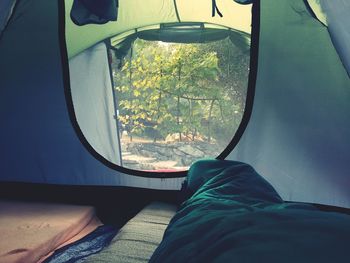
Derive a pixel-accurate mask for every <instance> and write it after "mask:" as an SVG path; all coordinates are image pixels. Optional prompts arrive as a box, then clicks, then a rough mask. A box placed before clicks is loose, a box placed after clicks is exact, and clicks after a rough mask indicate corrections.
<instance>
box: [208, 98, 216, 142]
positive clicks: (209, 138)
mask: <svg viewBox="0 0 350 263" xmlns="http://www.w3.org/2000/svg"><path fill="white" fill-rule="evenodd" d="M214 102H215V100H212V101H211V103H210V108H209V117H208V142H210V141H211V114H212V112H213V107H214Z"/></svg>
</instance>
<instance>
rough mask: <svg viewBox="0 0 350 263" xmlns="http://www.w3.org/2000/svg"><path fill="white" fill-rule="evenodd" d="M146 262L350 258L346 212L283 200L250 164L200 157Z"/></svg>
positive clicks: (285, 262) (349, 217)
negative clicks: (185, 196) (185, 195)
mask: <svg viewBox="0 0 350 263" xmlns="http://www.w3.org/2000/svg"><path fill="white" fill-rule="evenodd" d="M186 191H187V192H188V193H189V196H190V197H189V198H188V199H187V200H186V201H185V202H183V203H182V205H181V207H180V208H179V210H178V212H177V213H176V214H175V216H174V217H173V218H172V220H171V222H170V224H169V225H168V227H167V229H166V231H165V233H164V237H163V240H162V242H161V244H160V245H159V246H158V248H157V249H156V251H155V252H154V254H153V256H152V258H151V260H150V262H157V263H158V262H162V263H164V262H225V263H226V262H240V263H245V262H247V263H254V262H263V263H264V262H283V263H289V262H293V263H295V262H298V263H301V262H308V263H313V262H315V263H316V262H317V263H322V262H327V263H329V262H350V251H349V248H350V215H346V214H343V213H336V212H325V211H320V210H319V209H317V208H316V207H315V206H313V205H311V204H303V203H290V202H288V203H287V202H284V201H283V200H282V199H281V197H280V196H279V195H278V193H277V192H276V191H275V190H274V188H273V187H272V186H271V185H270V184H269V183H268V182H267V181H266V180H265V179H264V178H263V177H261V176H260V175H259V174H258V173H257V172H256V171H255V170H254V169H253V168H252V167H251V166H249V165H247V164H244V163H241V162H235V161H222V160H201V161H198V162H197V163H195V164H193V165H192V167H191V168H190V170H189V172H188V177H187V188H186Z"/></svg>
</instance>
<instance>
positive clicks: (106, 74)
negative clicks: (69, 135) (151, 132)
mask: <svg viewBox="0 0 350 263" xmlns="http://www.w3.org/2000/svg"><path fill="white" fill-rule="evenodd" d="M108 65H109V63H108V54H107V49H106V45H105V44H104V43H99V44H97V45H95V46H93V47H91V48H89V49H87V50H85V51H84V52H82V53H80V54H79V55H77V56H75V57H73V58H72V59H70V60H69V71H70V74H69V75H70V88H71V94H72V99H73V105H74V111H75V115H76V118H77V122H78V124H79V127H80V129H81V131H82V132H83V134H84V136H85V138H86V139H87V141H88V142H89V143H90V145H91V146H92V147H93V148H94V149H95V150H96V151H97V152H98V153H99V154H101V155H102V156H103V157H104V158H106V159H107V160H108V161H110V162H112V163H115V164H118V165H120V164H121V156H120V146H119V138H118V136H119V134H118V131H117V123H116V120H115V119H114V115H115V110H114V102H113V87H112V83H111V76H110V71H109V66H108Z"/></svg>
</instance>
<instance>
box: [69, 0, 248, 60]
mask: <svg viewBox="0 0 350 263" xmlns="http://www.w3.org/2000/svg"><path fill="white" fill-rule="evenodd" d="M175 3H176V7H177V10H176V8H175ZM216 3H217V6H218V7H219V8H220V11H221V12H222V14H223V17H220V16H214V17H212V16H211V9H212V1H210V0H205V1H204V0H177V1H174V0H147V4H145V1H143V0H133V1H130V0H120V2H119V14H118V20H117V21H112V22H109V23H107V24H104V25H85V26H77V25H75V24H74V23H73V22H72V20H71V18H70V15H69V14H70V10H71V7H72V4H73V0H65V5H66V39H67V49H68V55H69V57H72V56H74V55H76V54H78V53H79V52H81V51H83V50H85V49H86V48H88V47H90V46H92V45H93V44H95V43H97V42H99V41H101V40H103V39H106V38H108V37H112V36H116V35H118V34H121V33H124V32H127V31H130V30H133V29H135V28H141V27H145V26H151V25H158V24H161V23H176V22H206V23H211V24H217V25H221V26H224V27H228V28H232V29H235V30H237V31H242V32H244V33H250V31H251V5H240V4H237V3H235V2H234V1H232V0H217V1H216ZM176 11H177V12H176ZM179 20H180V21H179Z"/></svg>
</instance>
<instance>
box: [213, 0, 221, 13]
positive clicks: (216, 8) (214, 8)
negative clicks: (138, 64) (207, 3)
mask: <svg viewBox="0 0 350 263" xmlns="http://www.w3.org/2000/svg"><path fill="white" fill-rule="evenodd" d="M216 13H218V15H219V16H220V17H222V14H221V12H220V10H219V8H218V7H217V5H216V0H212V9H211V16H212V17H214V16H215V14H216Z"/></svg>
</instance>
